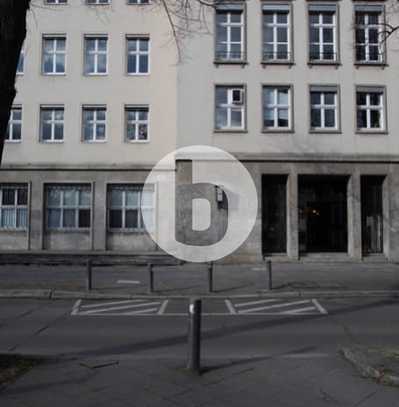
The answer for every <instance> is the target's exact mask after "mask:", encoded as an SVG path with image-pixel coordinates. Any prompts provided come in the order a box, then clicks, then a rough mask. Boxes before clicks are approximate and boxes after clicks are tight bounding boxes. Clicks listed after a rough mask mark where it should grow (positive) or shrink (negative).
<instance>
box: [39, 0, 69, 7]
mask: <svg viewBox="0 0 399 407" xmlns="http://www.w3.org/2000/svg"><path fill="white" fill-rule="evenodd" d="M44 4H46V5H49V6H65V5H67V4H68V0H44Z"/></svg>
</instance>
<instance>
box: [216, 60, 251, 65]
mask: <svg viewBox="0 0 399 407" xmlns="http://www.w3.org/2000/svg"><path fill="white" fill-rule="evenodd" d="M213 63H214V65H248V61H247V60H244V59H243V60H239V61H238V60H237V61H235V60H231V61H230V60H227V59H226V60H223V59H215V60H214V61H213Z"/></svg>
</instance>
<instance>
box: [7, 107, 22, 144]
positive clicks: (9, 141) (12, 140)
mask: <svg viewBox="0 0 399 407" xmlns="http://www.w3.org/2000/svg"><path fill="white" fill-rule="evenodd" d="M14 110H20V112H21V119H20V120H15V119H13V115H14ZM15 122H17V123H15ZM14 123H15V124H19V125H20V134H21V137H20V138H19V139H15V138H14V136H12V138H7V134H8V135H9V136H10V135H11V134H13V133H14ZM22 124H23V111H22V105H13V106H12V107H11V111H10V117H9V119H8V124H7V130H6V134H5V136H4V142H5V143H11V144H15V143H21V142H22ZM10 126H11V129H12V132H10Z"/></svg>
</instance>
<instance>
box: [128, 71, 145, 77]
mask: <svg viewBox="0 0 399 407" xmlns="http://www.w3.org/2000/svg"><path fill="white" fill-rule="evenodd" d="M126 76H150V73H149V72H140V73H130V72H126Z"/></svg>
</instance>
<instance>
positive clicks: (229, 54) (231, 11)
mask: <svg viewBox="0 0 399 407" xmlns="http://www.w3.org/2000/svg"><path fill="white" fill-rule="evenodd" d="M244 11H245V10H244V8H240V9H239V8H237V9H223V8H216V14H226V16H227V22H225V23H219V22H217V21H216V24H217V27H216V33H215V37H216V38H215V42H216V50H215V51H216V55H215V60H216V61H218V62H219V61H222V62H223V61H229V62H230V61H233V62H235V61H237V62H240V61H244V60H245V58H246V56H245V16H244ZM232 14H240V17H241V18H240V20H241V21H240V22H237V23H236V22H232V21H231V16H232ZM219 26H221V27H226V31H227V38H226V41H220V42H219V41H218V38H217V30H218V27H219ZM232 27H239V28H240V32H241V41H240V42H237V41H232V40H231V29H232ZM219 44H224V45H225V46H226V55H223V56H220V55H219V53H220V52H221V51H217V47H218V45H219ZM237 44H239V45H240V54H241V55H240V56H239V58H235V57H234V55H232V53H233V51H232V50H231V46H232V45H237Z"/></svg>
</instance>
